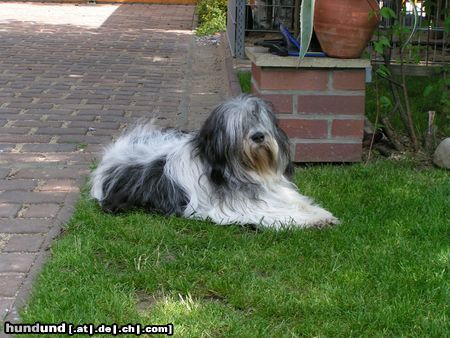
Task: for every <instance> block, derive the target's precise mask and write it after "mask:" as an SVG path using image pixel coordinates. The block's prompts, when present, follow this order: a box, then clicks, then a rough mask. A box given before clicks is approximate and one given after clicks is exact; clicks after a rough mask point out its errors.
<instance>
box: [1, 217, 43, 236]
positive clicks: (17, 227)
mask: <svg viewBox="0 0 450 338" xmlns="http://www.w3.org/2000/svg"><path fill="white" fill-rule="evenodd" d="M51 225H52V223H51V221H50V220H46V219H17V218H15V219H0V233H7V234H32V233H46V232H48V230H49V228H50V226H51Z"/></svg>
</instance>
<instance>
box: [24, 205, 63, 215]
mask: <svg viewBox="0 0 450 338" xmlns="http://www.w3.org/2000/svg"><path fill="white" fill-rule="evenodd" d="M59 209H60V205H59V204H32V205H30V206H29V207H28V208H27V210H25V212H24V213H23V215H22V217H24V218H53V217H55V216H56V214H57V213H58V210H59Z"/></svg>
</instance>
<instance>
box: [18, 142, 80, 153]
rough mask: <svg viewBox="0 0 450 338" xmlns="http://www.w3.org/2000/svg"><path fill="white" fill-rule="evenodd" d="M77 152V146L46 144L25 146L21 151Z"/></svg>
mask: <svg viewBox="0 0 450 338" xmlns="http://www.w3.org/2000/svg"><path fill="white" fill-rule="evenodd" d="M75 150H77V145H76V144H45V143H42V144H40V143H34V144H24V145H23V146H22V149H21V151H29V152H42V153H50V152H65V151H75Z"/></svg>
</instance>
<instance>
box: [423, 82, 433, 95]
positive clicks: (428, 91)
mask: <svg viewBox="0 0 450 338" xmlns="http://www.w3.org/2000/svg"><path fill="white" fill-rule="evenodd" d="M432 91H433V85H431V84H429V85H427V86H426V87H425V89H424V90H423V96H425V97H427V96H429V95H430V94H431V92H432Z"/></svg>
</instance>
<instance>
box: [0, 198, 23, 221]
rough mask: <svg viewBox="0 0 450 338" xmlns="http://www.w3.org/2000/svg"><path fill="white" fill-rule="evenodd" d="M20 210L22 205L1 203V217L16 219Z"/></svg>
mask: <svg viewBox="0 0 450 338" xmlns="http://www.w3.org/2000/svg"><path fill="white" fill-rule="evenodd" d="M20 208H21V204H9V203H1V202H0V217H6V218H7V217H15V216H16V215H17V212H18V211H19V210H20Z"/></svg>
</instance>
